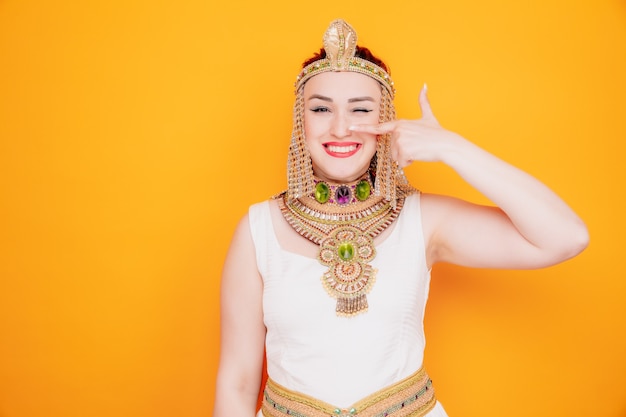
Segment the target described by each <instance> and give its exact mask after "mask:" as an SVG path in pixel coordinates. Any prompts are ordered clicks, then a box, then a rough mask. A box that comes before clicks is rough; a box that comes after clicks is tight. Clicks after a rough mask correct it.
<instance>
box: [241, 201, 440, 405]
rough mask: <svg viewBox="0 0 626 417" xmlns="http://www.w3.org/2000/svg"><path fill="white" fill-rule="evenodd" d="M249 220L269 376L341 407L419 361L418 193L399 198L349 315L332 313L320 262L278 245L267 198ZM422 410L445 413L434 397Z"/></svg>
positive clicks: (423, 284)
mask: <svg viewBox="0 0 626 417" xmlns="http://www.w3.org/2000/svg"><path fill="white" fill-rule="evenodd" d="M249 219H250V228H251V233H252V239H253V242H254V245H255V248H256V261H257V265H258V268H259V272H260V274H261V276H262V278H263V285H264V288H263V320H264V323H265V326H266V328H267V334H266V342H265V343H266V355H267V372H268V375H269V377H270V378H271V379H273V380H274V381H275V382H277V383H278V384H280V385H282V386H284V387H287V388H288V389H290V390H292V391H297V392H300V393H303V394H306V395H309V396H312V397H314V398H317V399H319V400H322V401H325V402H327V403H329V404H333V405H335V406H338V407H348V406H350V405H351V404H353V403H355V402H357V401H358V400H360V399H362V398H364V397H366V396H368V395H369V394H372V393H374V392H376V391H379V390H381V389H383V388H386V387H388V386H389V385H392V384H394V383H396V382H398V381H400V380H402V379H404V378H406V377H407V376H409V375H411V374H413V373H414V372H415V371H417V370H418V369H420V368H421V366H422V362H423V354H424V347H425V339H424V326H423V320H424V309H425V307H426V300H427V298H428V289H429V284H430V270H429V269H428V268H427V266H426V258H425V249H424V237H423V233H422V223H421V212H420V194H419V193H415V194H412V195H410V196H408V197H407V198H406V201H405V204H404V207H403V208H402V211H401V212H400V215H399V216H398V218H397V219H396V221H395V225H392V226H391V227H393V230H392V231H391V233H390V234H389V235H388V236H387V237H386V239H385V240H384V241H383V242H381V243H380V244H378V245H377V246H376V252H377V253H376V257H375V259H374V260H373V261H372V262H371V264H372V266H373V267H374V268H376V269H377V270H378V272H377V274H376V282H375V283H374V285H373V287H372V289H371V292H370V293H369V294H368V295H367V301H368V304H369V310H368V311H367V312H365V313H361V314H359V315H357V316H354V317H349V318H347V317H338V316H337V315H336V314H335V304H336V300H335V299H334V298H332V297H330V296H329V295H328V294H327V293H326V290H325V289H324V287H323V286H322V282H321V277H322V275H323V273H324V272H325V271H326V269H327V267H325V266H323V265H322V264H320V262H319V261H318V260H317V259H313V258H309V257H306V256H303V255H299V254H296V253H294V252H290V251H289V248H282V247H281V246H280V244H279V242H278V240H277V237H276V234H275V232H274V228H273V225H272V219H271V214H270V203H269V202H268V201H265V202H262V203H258V204H255V205H253V206H251V207H250V209H249ZM436 389H437V385H436V383H435V392H436ZM258 416H261V413H260V412H259V414H258ZM428 417H447V414H446V413H445V411H444V409H443V407H442V406H441V404H439V403H437V405H436V406H435V408H434V409H433V410H431V411H430V412H429V413H428Z"/></svg>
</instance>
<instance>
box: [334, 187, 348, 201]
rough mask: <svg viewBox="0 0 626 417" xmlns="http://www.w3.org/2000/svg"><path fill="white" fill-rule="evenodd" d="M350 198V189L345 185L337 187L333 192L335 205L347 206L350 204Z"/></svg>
mask: <svg viewBox="0 0 626 417" xmlns="http://www.w3.org/2000/svg"><path fill="white" fill-rule="evenodd" d="M350 198H351V193H350V188H348V187H346V186H345V185H341V186H339V187H337V191H335V200H337V204H342V205H343V204H348V203H349V202H350Z"/></svg>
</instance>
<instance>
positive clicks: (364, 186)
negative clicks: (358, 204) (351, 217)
mask: <svg viewBox="0 0 626 417" xmlns="http://www.w3.org/2000/svg"><path fill="white" fill-rule="evenodd" d="M371 191H372V188H371V186H370V183H369V182H367V181H365V180H361V181H359V183H358V184H357V185H356V190H355V193H354V194H355V195H356V198H357V199H358V200H359V201H365V200H367V198H368V197H369V196H370V193H371ZM316 195H317V193H316Z"/></svg>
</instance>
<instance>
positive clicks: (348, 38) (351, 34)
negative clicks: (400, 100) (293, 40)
mask: <svg viewBox="0 0 626 417" xmlns="http://www.w3.org/2000/svg"><path fill="white" fill-rule="evenodd" d="M356 40H357V36H356V32H355V31H354V29H352V27H351V26H350V25H349V24H348V23H347V22H346V21H344V20H342V19H337V20H334V21H332V22H331V23H330V25H329V26H328V29H327V30H326V33H324V51H325V52H326V57H325V58H321V59H318V60H317V61H314V62H312V63H310V64H309V65H307V66H306V67H304V68H303V69H302V71H301V72H300V74H298V77H297V78H296V84H295V87H296V92H297V91H298V90H299V89H300V88H301V87H302V86H303V85H304V83H305V82H306V81H307V80H308V79H309V78H311V77H313V76H315V75H317V74H320V73H322V72H328V71H350V72H358V73H361V74H365V75H367V76H370V77H372V78H373V79H375V80H376V81H378V82H379V83H380V84H381V85H382V86H383V87H385V88H386V89H387V91H388V92H389V95H391V97H392V98H393V96H394V93H395V88H394V86H393V80H392V79H391V77H390V76H389V74H388V73H387V71H385V70H384V69H382V68H381V67H379V66H378V65H376V64H374V63H373V62H370V61H368V60H366V59H362V58H359V57H356V56H354V54H355V53H356Z"/></svg>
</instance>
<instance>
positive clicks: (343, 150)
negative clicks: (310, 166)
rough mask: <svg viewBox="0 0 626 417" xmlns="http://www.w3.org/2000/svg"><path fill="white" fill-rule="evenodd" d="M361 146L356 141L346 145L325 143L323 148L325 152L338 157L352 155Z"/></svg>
mask: <svg viewBox="0 0 626 417" xmlns="http://www.w3.org/2000/svg"><path fill="white" fill-rule="evenodd" d="M360 147H361V145H360V144H358V143H351V144H346V145H335V144H325V145H324V149H326V153H327V154H329V155H331V156H334V157H338V158H347V157H348V156H352V155H354V154H355V153H356V151H358V150H359V148H360Z"/></svg>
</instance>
